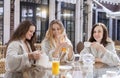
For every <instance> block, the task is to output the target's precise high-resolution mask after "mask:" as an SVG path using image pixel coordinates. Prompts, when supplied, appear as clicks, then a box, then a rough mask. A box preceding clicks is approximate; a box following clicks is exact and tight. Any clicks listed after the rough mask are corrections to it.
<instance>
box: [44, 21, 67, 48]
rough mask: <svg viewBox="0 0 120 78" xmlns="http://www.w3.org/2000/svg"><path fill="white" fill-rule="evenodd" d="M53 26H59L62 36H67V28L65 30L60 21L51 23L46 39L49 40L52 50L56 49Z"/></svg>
mask: <svg viewBox="0 0 120 78" xmlns="http://www.w3.org/2000/svg"><path fill="white" fill-rule="evenodd" d="M53 24H58V25H59V26H60V29H61V34H65V35H66V32H65V28H64V26H63V24H62V22H61V21H60V20H53V21H51V22H50V24H49V28H48V30H47V32H46V35H45V39H47V40H49V42H50V47H51V48H52V47H55V40H54V38H53V32H52V27H53ZM66 37H67V36H66Z"/></svg>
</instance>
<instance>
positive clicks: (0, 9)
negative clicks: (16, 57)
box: [0, 1, 3, 45]
mask: <svg viewBox="0 0 120 78" xmlns="http://www.w3.org/2000/svg"><path fill="white" fill-rule="evenodd" d="M1 44H3V1H0V45H1Z"/></svg>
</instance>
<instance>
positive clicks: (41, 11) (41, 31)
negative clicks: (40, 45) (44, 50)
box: [36, 6, 48, 42]
mask: <svg viewBox="0 0 120 78" xmlns="http://www.w3.org/2000/svg"><path fill="white" fill-rule="evenodd" d="M47 14H48V8H47V6H42V7H40V6H38V7H37V10H36V22H37V31H36V34H37V42H41V40H42V39H43V38H44V37H45V33H46V32H45V31H46V29H47V27H48V25H47V23H48V15H47Z"/></svg>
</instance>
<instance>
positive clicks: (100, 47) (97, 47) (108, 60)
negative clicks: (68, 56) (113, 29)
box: [80, 23, 120, 66]
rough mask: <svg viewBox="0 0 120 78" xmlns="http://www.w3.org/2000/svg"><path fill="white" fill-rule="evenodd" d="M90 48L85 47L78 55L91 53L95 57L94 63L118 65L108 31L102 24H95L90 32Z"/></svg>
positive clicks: (119, 61)
mask: <svg viewBox="0 0 120 78" xmlns="http://www.w3.org/2000/svg"><path fill="white" fill-rule="evenodd" d="M89 42H91V46H90V47H85V48H84V49H83V50H82V51H81V52H80V55H81V56H82V54H85V53H91V54H93V56H94V57H95V61H96V62H102V63H105V64H107V65H110V66H114V65H118V63H120V60H119V57H118V56H117V54H116V51H115V46H114V43H113V41H112V40H111V39H110V38H109V37H108V31H107V28H106V26H105V25H104V24H103V23H97V24H95V25H94V26H93V28H92V31H91V37H90V39H89Z"/></svg>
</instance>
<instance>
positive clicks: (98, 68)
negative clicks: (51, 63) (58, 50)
mask: <svg viewBox="0 0 120 78" xmlns="http://www.w3.org/2000/svg"><path fill="white" fill-rule="evenodd" d="M69 65H70V66H71V64H69ZM32 70H33V72H32V73H31V74H32V75H34V73H35V72H37V75H36V76H35V78H53V76H52V71H51V68H42V67H40V68H36V67H35V68H33V69H32ZM93 71H94V72H93V75H94V78H99V77H102V75H103V74H105V73H106V71H116V72H118V71H119V66H111V67H110V66H108V65H105V64H100V63H96V64H95V65H94V70H93ZM73 74H74V76H73ZM64 75H68V76H69V78H83V76H82V71H81V70H80V71H76V70H75V69H74V68H72V69H67V70H60V74H59V77H58V78H65V77H64ZM77 75H79V77H75V76H77ZM70 76H72V77H70Z"/></svg>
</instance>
